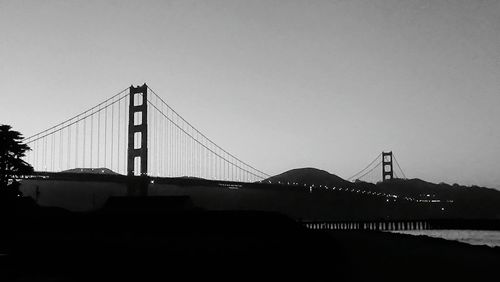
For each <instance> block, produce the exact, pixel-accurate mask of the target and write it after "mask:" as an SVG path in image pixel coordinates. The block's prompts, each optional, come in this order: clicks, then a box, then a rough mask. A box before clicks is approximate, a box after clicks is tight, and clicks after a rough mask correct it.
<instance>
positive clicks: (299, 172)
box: [265, 168, 500, 218]
mask: <svg viewBox="0 0 500 282" xmlns="http://www.w3.org/2000/svg"><path fill="white" fill-rule="evenodd" d="M265 181H271V182H272V183H278V181H279V182H280V183H281V184H285V185H286V184H288V183H289V184H293V183H294V182H296V183H299V185H300V184H302V185H303V184H307V185H312V184H314V185H315V187H318V186H319V185H327V186H328V187H334V186H336V187H341V188H354V189H355V190H365V191H376V192H382V193H385V194H393V195H397V196H399V197H410V198H412V199H415V200H416V201H417V202H421V203H433V202H434V203H448V204H447V205H449V207H447V208H446V209H448V210H447V213H448V214H449V216H455V217H463V216H465V215H467V217H478V218H481V217H483V218H500V191H498V190H496V189H491V188H486V187H479V186H475V185H473V186H463V185H458V184H452V185H450V184H446V183H439V184H436V183H431V182H427V181H424V180H422V179H418V178H415V179H393V180H390V181H385V182H378V183H376V184H373V183H368V182H363V181H356V182H355V183H351V182H349V181H346V180H344V179H342V178H341V177H339V176H337V175H334V174H331V173H328V172H326V171H324V170H319V169H315V168H299V169H292V170H289V171H287V172H284V173H282V174H279V175H276V176H272V177H270V178H268V179H266V180H265ZM452 207H453V208H452ZM451 208H452V209H451Z"/></svg>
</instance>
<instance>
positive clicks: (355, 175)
mask: <svg viewBox="0 0 500 282" xmlns="http://www.w3.org/2000/svg"><path fill="white" fill-rule="evenodd" d="M381 155H382V153H380V154H378V155H377V157H375V159H373V161H371V162H370V164H368V165H367V166H366V167H365V168H363V169H362V170H360V171H359V172H358V173H356V174H354V175H353V176H351V177H349V178H347V180H350V179H353V178H354V177H357V176H358V175H359V174H361V173H363V172H364V171H365V170H367V169H368V168H369V167H370V166H371V165H373V163H374V162H375V161H376V160H377V159H378V158H379V157H380V156H381Z"/></svg>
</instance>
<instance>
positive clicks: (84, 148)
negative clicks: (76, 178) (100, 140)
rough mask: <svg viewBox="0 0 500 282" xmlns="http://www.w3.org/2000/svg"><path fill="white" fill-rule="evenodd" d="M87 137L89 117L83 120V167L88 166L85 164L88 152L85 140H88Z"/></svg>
mask: <svg viewBox="0 0 500 282" xmlns="http://www.w3.org/2000/svg"><path fill="white" fill-rule="evenodd" d="M86 138H87V118H85V119H84V120H83V155H82V162H83V164H82V166H83V167H86V166H85V155H86V154H87V152H86V149H87V146H86V145H87V144H86V142H85V141H87V140H86Z"/></svg>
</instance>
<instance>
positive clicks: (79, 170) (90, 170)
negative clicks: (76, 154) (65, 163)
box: [62, 167, 118, 174]
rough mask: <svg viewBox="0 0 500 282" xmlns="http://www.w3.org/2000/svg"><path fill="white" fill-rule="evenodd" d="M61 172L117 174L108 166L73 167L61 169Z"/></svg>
mask: <svg viewBox="0 0 500 282" xmlns="http://www.w3.org/2000/svg"><path fill="white" fill-rule="evenodd" d="M62 172H68V173H95V174H118V173H116V172H114V171H112V170H111V169H109V168H105V167H100V168H73V169H68V170H63V171H62Z"/></svg>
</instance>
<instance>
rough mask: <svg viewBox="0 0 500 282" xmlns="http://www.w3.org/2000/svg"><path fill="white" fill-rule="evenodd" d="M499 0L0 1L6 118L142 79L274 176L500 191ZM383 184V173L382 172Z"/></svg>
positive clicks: (42, 115)
mask: <svg viewBox="0 0 500 282" xmlns="http://www.w3.org/2000/svg"><path fill="white" fill-rule="evenodd" d="M499 14H500V1H494V0H491V1H488V0H485V1H462V0H456V1H445V0H438V1H430V0H426V1H424V0H422V1H314V2H309V1H210V2H208V1H141V2H139V1H84V2H76V1H75V2H66V1H43V2H40V1H0V32H1V34H2V35H3V38H2V42H1V43H0V79H1V82H2V92H3V93H2V97H3V103H2V106H1V110H0V123H5V124H9V125H12V126H13V128H14V130H17V131H20V132H21V133H23V135H24V136H30V135H32V134H35V133H37V132H39V131H41V130H44V129H46V128H48V127H51V126H52V125H54V124H57V123H59V122H61V121H63V120H65V119H67V118H68V117H71V116H74V115H75V114H77V113H80V112H82V111H84V110H86V109H88V108H90V107H92V106H94V105H96V104H97V103H99V102H101V101H103V100H105V99H107V98H108V97H110V96H111V95H113V94H115V93H117V92H118V91H120V90H122V89H124V88H126V87H128V86H130V85H131V84H134V85H138V84H142V83H147V84H148V85H149V86H150V87H151V88H152V89H154V90H155V91H156V92H157V93H158V94H160V95H161V96H162V97H163V99H165V100H166V101H167V103H169V104H170V105H171V106H172V107H173V108H174V109H175V110H176V111H178V112H179V113H180V114H181V115H182V116H183V117H185V118H186V119H187V120H188V121H190V122H191V123H192V124H193V125H194V126H195V127H196V128H198V129H200V130H201V131H202V132H203V133H204V134H206V135H207V136H208V137H210V138H211V139H213V140H214V141H215V142H216V143H217V144H219V145H220V146H221V147H222V148H224V149H226V150H227V151H229V152H231V153H233V154H234V155H236V156H238V157H239V158H241V159H242V160H244V161H246V162H248V163H249V164H251V165H253V166H255V167H257V168H259V169H261V170H263V171H265V172H267V173H269V174H271V175H276V174H279V173H282V172H284V171H287V170H289V169H294V168H300V167H315V168H318V169H322V170H326V171H328V172H330V173H333V174H336V175H338V176H340V177H342V178H348V177H350V176H351V175H352V174H354V173H356V172H357V171H359V170H361V169H362V168H364V167H365V166H366V165H367V164H368V163H369V162H370V161H371V160H372V159H373V158H374V157H375V156H377V155H378V154H379V153H380V152H381V151H393V152H394V153H395V154H396V157H397V159H398V161H399V162H400V164H401V166H402V168H403V169H404V171H405V173H406V176H407V177H408V178H420V179H423V180H426V181H430V182H435V183H439V182H446V183H450V184H453V183H458V184H462V185H479V186H486V187H490V188H497V189H499V188H500V174H498V171H500V163H499V162H498V159H499V157H500V130H499V128H498V122H499V121H500V111H499V110H498V106H499V105H500V79H499V78H500V17H498V15H499ZM378 174H380V173H378Z"/></svg>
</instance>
